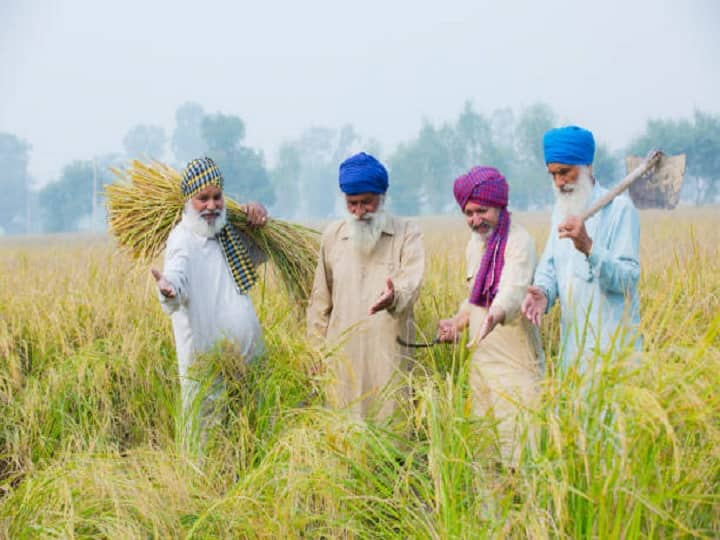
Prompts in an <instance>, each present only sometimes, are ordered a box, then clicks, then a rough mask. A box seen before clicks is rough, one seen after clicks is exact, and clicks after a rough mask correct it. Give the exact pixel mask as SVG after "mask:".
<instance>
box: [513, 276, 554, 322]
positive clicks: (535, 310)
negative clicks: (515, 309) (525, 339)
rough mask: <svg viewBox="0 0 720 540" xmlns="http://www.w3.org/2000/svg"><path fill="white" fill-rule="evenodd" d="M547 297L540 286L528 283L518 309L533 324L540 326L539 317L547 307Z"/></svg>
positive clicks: (540, 317)
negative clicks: (526, 290)
mask: <svg viewBox="0 0 720 540" xmlns="http://www.w3.org/2000/svg"><path fill="white" fill-rule="evenodd" d="M547 303H548V299H547V297H546V296H545V293H544V292H543V290H542V289H541V288H540V287H535V286H533V285H530V286H529V287H528V292H527V294H526V295H525V299H524V300H523V301H522V305H521V306H520V309H521V310H522V312H523V315H525V316H526V317H527V318H528V320H529V321H530V322H531V323H533V324H534V325H535V326H540V319H542V316H543V313H545V310H546V309H547Z"/></svg>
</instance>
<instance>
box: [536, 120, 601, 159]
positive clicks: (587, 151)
mask: <svg viewBox="0 0 720 540" xmlns="http://www.w3.org/2000/svg"><path fill="white" fill-rule="evenodd" d="M543 151H544V153H545V163H546V164H548V163H562V164H564V165H591V164H592V162H593V158H594V157H595V139H594V138H593V134H592V133H590V132H589V131H588V130H587V129H583V128H581V127H578V126H565V127H561V128H555V129H551V130H550V131H547V132H545V135H544V136H543Z"/></svg>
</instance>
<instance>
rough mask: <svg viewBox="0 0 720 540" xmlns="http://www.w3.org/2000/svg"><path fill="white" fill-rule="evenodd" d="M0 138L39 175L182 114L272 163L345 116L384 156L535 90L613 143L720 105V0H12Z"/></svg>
mask: <svg viewBox="0 0 720 540" xmlns="http://www.w3.org/2000/svg"><path fill="white" fill-rule="evenodd" d="M0 67H1V71H0V73H1V75H0V131H8V132H11V133H14V134H16V135H18V136H20V137H22V138H24V139H26V140H27V141H28V142H30V143H31V144H32V146H33V150H32V156H31V164H30V169H31V173H32V174H33V175H34V176H35V177H36V178H37V180H38V181H39V182H41V183H44V182H46V181H48V180H50V179H53V178H56V177H57V175H58V174H59V172H60V169H61V167H62V166H63V165H64V164H66V163H68V162H69V161H71V160H73V159H87V158H90V157H92V155H93V154H102V153H108V152H112V151H121V150H122V139H123V137H124V135H125V133H126V132H127V131H128V130H129V129H130V128H131V127H133V126H134V125H135V124H138V123H150V124H157V125H161V126H163V127H164V128H165V130H166V133H167V134H168V135H170V134H171V133H172V129H173V126H174V113H175V109H176V108H177V107H178V106H179V105H180V104H182V103H183V102H185V101H188V100H192V101H197V102H199V103H200V104H201V105H203V107H204V108H205V110H206V111H207V112H216V111H222V112H225V113H232V114H236V115H239V116H240V117H242V118H243V120H245V123H246V128H247V138H246V140H247V142H248V143H249V144H250V145H252V146H255V147H258V148H262V149H264V150H265V153H266V157H267V158H268V160H269V161H272V160H273V159H274V155H275V151H276V149H277V147H278V145H279V143H280V142H281V141H282V140H283V139H286V138H290V137H295V136H297V135H298V134H299V133H300V132H301V131H302V130H303V129H304V128H306V127H310V126H313V125H323V126H328V127H338V126H340V125H342V124H344V123H346V122H351V123H353V124H354V125H355V127H356V128H357V130H358V131H359V132H360V133H361V134H362V135H363V136H366V137H376V138H377V139H379V140H380V142H381V143H382V146H383V150H384V154H385V155H387V154H389V153H390V152H391V151H392V150H393V148H394V147H395V145H396V144H397V143H398V142H400V141H402V140H405V139H408V138H410V137H412V136H413V135H415V133H416V132H417V130H418V128H419V127H420V125H421V123H422V120H423V119H424V118H426V119H429V120H431V121H434V122H439V121H445V120H450V119H453V118H454V117H455V116H456V115H457V114H458V112H459V111H460V110H461V109H462V106H463V103H464V102H465V101H466V100H468V99H470V100H472V101H473V103H474V105H475V107H476V109H477V110H478V111H480V112H485V113H489V112H491V111H492V110H493V109H495V108H498V107H503V106H511V107H513V108H514V109H516V111H517V110H519V109H521V108H522V107H524V106H527V105H531V104H533V103H535V102H538V101H543V102H546V103H548V104H550V105H551V106H552V107H553V108H554V109H555V111H556V112H557V113H558V114H559V115H560V119H561V121H562V122H563V123H578V124H581V125H584V126H586V127H588V128H590V129H591V130H593V131H594V132H595V134H596V137H597V138H598V139H599V140H600V141H603V142H605V143H608V144H609V145H610V146H611V148H619V147H621V146H622V145H624V144H626V143H627V142H628V141H629V140H630V139H631V138H632V137H633V136H635V135H637V134H638V133H639V132H640V131H642V129H643V127H644V124H645V121H646V119H647V118H648V117H658V116H663V117H682V116H688V115H691V114H692V111H693V110H694V109H695V108H699V109H703V110H705V111H710V112H714V113H718V112H720V0H688V1H680V0H676V1H669V0H648V1H644V0H643V1H634V2H630V1H627V0H624V1H621V0H601V1H597V0H595V1H593V2H589V1H582V0H575V1H569V0H568V1H564V0H563V1H561V0H545V1H543V2H538V1H512V0H505V1H502V2H500V1H497V2H490V1H483V0H474V1H472V0H468V1H452V0H444V1H435V2H424V1H418V0H415V1H403V2H391V1H390V0H385V1H382V2H381V1H379V0H367V1H365V2H357V3H346V2H341V1H337V0H336V1H329V0H323V1H313V0H305V1H303V2H290V1H286V2H278V1H272V0H264V1H260V0H257V1H255V2H246V1H242V0H239V1H235V2H230V1H227V2H219V1H210V0H205V1H203V2H198V1H196V2H182V1H177V0H175V1H172V2H171V1H157V2H153V1H151V0H143V1H139V0H123V1H115V2H109V1H99V0H95V1H89V0H77V1H70V0H57V1H51V0H47V1H41V0H35V1H33V0H27V1H21V0H0Z"/></svg>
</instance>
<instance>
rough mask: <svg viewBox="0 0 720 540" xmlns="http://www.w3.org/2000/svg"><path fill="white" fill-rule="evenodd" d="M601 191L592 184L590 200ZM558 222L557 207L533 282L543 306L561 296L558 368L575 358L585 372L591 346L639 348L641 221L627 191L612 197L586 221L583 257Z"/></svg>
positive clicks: (614, 349) (551, 303)
mask: <svg viewBox="0 0 720 540" xmlns="http://www.w3.org/2000/svg"><path fill="white" fill-rule="evenodd" d="M606 192H607V190H606V189H605V188H603V187H601V186H600V185H599V184H597V183H596V184H595V185H594V187H593V192H592V201H596V200H597V199H599V198H600V197H602V196H603V195H604V194H605V193H606ZM562 220H563V216H562V215H561V213H560V211H559V209H558V207H557V205H556V206H555V208H554V209H553V215H552V225H551V227H550V235H549V237H548V241H547V244H546V245H545V251H544V252H543V254H542V257H541V258H540V263H539V264H538V267H537V270H536V271H535V280H534V284H535V285H537V286H538V287H540V288H541V289H543V290H544V292H545V295H546V296H547V299H548V310H549V309H550V307H552V305H553V304H554V303H555V300H556V299H558V298H559V299H560V324H561V326H560V363H561V367H563V368H567V367H569V366H570V365H572V364H573V362H575V361H576V359H578V361H579V362H580V364H579V367H580V369H581V370H584V368H585V367H586V366H587V362H588V359H589V357H591V355H592V354H593V352H594V351H596V350H600V351H608V350H613V351H617V350H618V349H619V348H622V347H626V346H628V345H629V344H631V345H633V346H634V347H635V348H636V349H639V348H640V344H641V342H640V337H639V331H638V327H639V324H640V308H639V302H638V280H639V277H640V261H639V255H638V251H639V245H640V220H639V216H638V212H637V210H636V209H635V206H633V203H632V201H631V200H630V199H629V197H627V195H621V196H619V197H616V198H615V200H614V201H613V202H611V203H610V204H608V205H607V206H606V207H605V208H603V209H602V210H600V211H599V212H598V213H597V214H595V215H594V216H593V217H591V218H590V219H588V220H587V221H586V222H585V227H586V229H587V232H588V234H589V235H590V237H591V238H592V240H593V244H592V249H591V251H590V255H589V256H587V257H586V256H585V255H584V254H583V253H581V252H580V251H578V250H577V249H575V246H574V244H573V242H572V240H570V239H569V238H564V239H560V238H558V226H559V225H560V223H561V222H562Z"/></svg>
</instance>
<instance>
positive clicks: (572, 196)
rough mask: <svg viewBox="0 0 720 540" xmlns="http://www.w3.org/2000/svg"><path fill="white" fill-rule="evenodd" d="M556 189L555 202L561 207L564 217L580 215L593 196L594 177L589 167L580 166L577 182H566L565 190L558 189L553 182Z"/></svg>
mask: <svg viewBox="0 0 720 540" xmlns="http://www.w3.org/2000/svg"><path fill="white" fill-rule="evenodd" d="M553 189H554V190H555V201H556V202H555V204H557V206H558V208H559V209H560V213H561V215H562V217H568V216H579V215H580V214H581V213H582V211H583V210H585V209H586V208H587V205H588V203H589V202H590V197H591V196H592V190H593V179H592V176H591V175H590V170H589V169H588V168H587V167H580V173H579V174H578V179H577V182H575V183H574V184H566V185H565V189H564V190H560V189H558V187H557V186H556V185H555V184H554V183H553Z"/></svg>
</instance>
